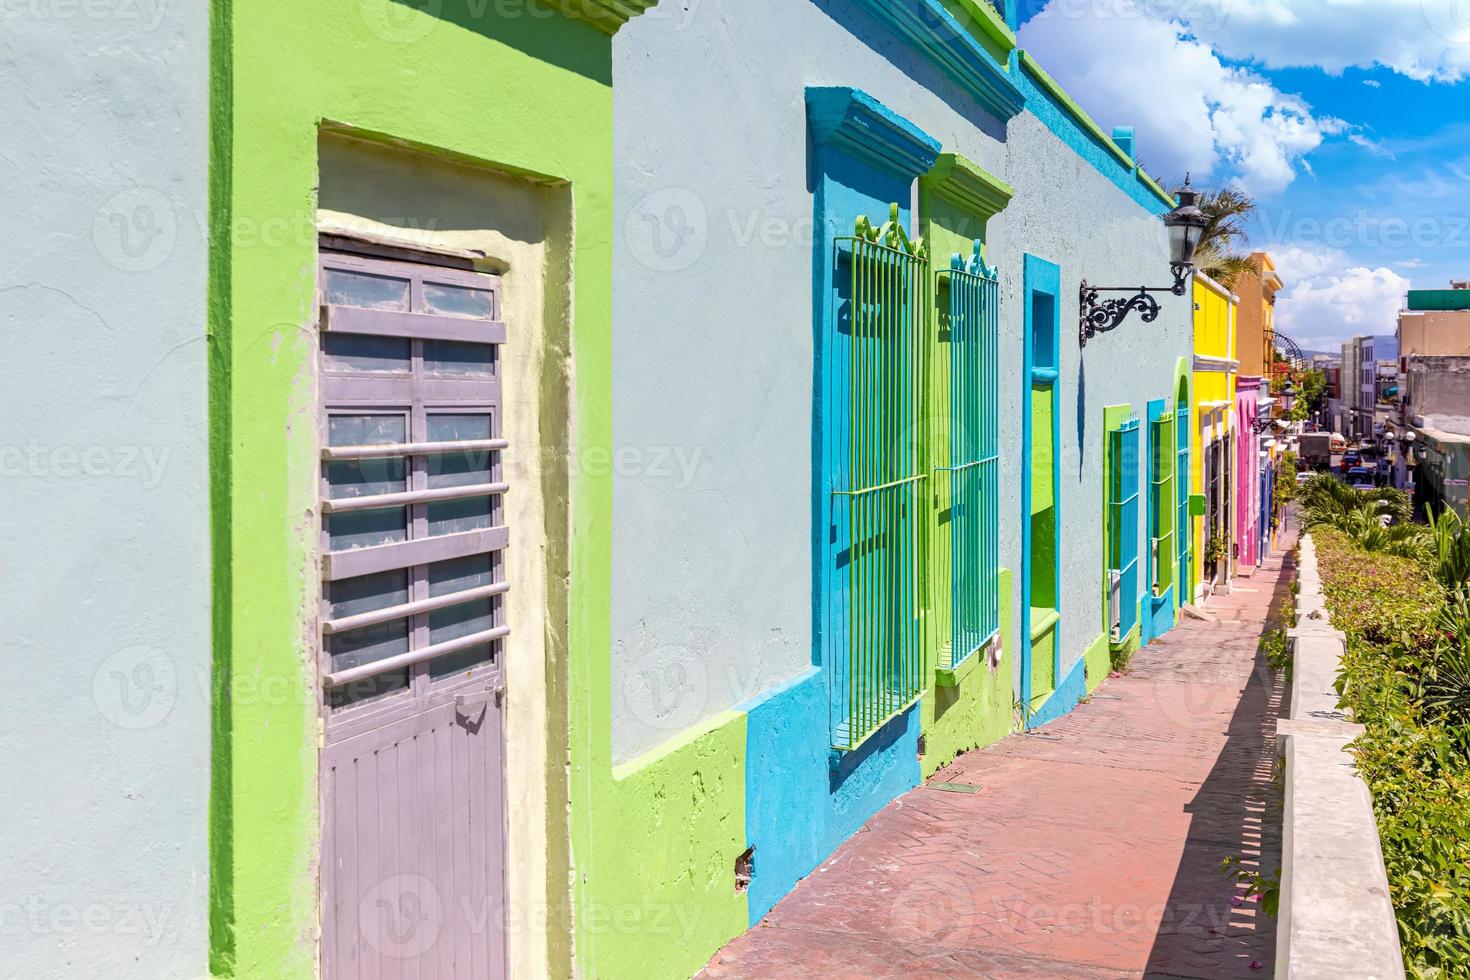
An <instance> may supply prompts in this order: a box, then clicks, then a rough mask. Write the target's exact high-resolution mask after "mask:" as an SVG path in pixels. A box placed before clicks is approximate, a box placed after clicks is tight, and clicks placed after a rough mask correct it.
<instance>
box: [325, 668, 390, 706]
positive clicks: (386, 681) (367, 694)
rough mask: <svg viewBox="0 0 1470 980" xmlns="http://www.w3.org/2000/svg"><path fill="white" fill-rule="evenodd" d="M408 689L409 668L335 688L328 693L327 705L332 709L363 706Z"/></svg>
mask: <svg viewBox="0 0 1470 980" xmlns="http://www.w3.org/2000/svg"><path fill="white" fill-rule="evenodd" d="M407 688H408V668H407V667H405V668H403V669H402V670H390V671H388V672H387V673H384V674H376V675H374V676H372V677H364V678H363V679H362V680H360V681H353V682H352V683H351V684H344V685H342V686H341V687H334V688H332V689H331V690H330V691H328V692H327V704H328V705H329V706H330V707H332V708H345V707H348V706H349V705H354V704H362V703H363V702H365V701H375V700H377V699H378V698H381V697H384V696H385V695H389V694H392V693H393V692H394V691H403V690H407Z"/></svg>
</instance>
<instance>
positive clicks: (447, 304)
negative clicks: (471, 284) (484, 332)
mask: <svg viewBox="0 0 1470 980" xmlns="http://www.w3.org/2000/svg"><path fill="white" fill-rule="evenodd" d="M494 301H495V297H494V294H493V293H491V292H490V290H488V289H468V288H466V287H464V286H450V285H447V284H445V283H442V282H426V283H424V309H425V310H426V311H427V312H429V313H443V314H446V315H448V316H468V317H478V318H480V319H482V320H488V319H490V317H491V316H492V315H493V314H494V312H495V306H494Z"/></svg>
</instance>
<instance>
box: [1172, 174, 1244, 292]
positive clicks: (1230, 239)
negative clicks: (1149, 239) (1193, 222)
mask: <svg viewBox="0 0 1470 980" xmlns="http://www.w3.org/2000/svg"><path fill="white" fill-rule="evenodd" d="M1184 179H1185V181H1186V182H1187V181H1188V180H1189V178H1188V177H1185V178H1184ZM1182 186H1183V185H1181V186H1180V187H1177V188H1175V191H1174V192H1175V195H1176V196H1177V195H1178V193H1179V191H1180V190H1181V189H1182ZM1198 206H1199V209H1200V210H1201V211H1203V212H1204V213H1205V217H1207V218H1208V219H1209V222H1208V223H1207V224H1206V225H1205V227H1204V230H1203V231H1201V232H1200V238H1199V245H1198V246H1197V247H1196V248H1195V250H1194V267H1195V268H1196V269H1198V270H1199V271H1200V272H1203V273H1204V274H1205V275H1207V276H1209V277H1210V278H1211V279H1213V280H1215V281H1216V282H1218V283H1219V284H1220V285H1222V286H1224V287H1225V288H1226V289H1234V288H1235V284H1236V283H1237V282H1239V281H1240V277H1241V276H1243V275H1246V274H1247V273H1250V272H1252V271H1253V267H1252V266H1251V264H1250V260H1249V259H1247V258H1246V257H1245V256H1244V255H1242V254H1241V253H1240V252H1239V251H1238V247H1239V246H1241V245H1244V244H1245V242H1246V240H1247V237H1248V236H1247V235H1246V231H1245V219H1246V218H1249V217H1250V216H1251V214H1252V213H1254V212H1255V210H1256V202H1255V201H1253V200H1251V199H1250V198H1249V197H1247V196H1246V195H1245V194H1243V193H1241V192H1240V190H1238V189H1237V188H1234V187H1220V188H1217V189H1215V190H1205V191H1200V192H1199V201H1198Z"/></svg>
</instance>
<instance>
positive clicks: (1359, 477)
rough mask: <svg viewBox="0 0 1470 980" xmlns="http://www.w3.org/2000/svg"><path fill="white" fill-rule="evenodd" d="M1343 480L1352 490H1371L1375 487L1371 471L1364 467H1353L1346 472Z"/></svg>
mask: <svg viewBox="0 0 1470 980" xmlns="http://www.w3.org/2000/svg"><path fill="white" fill-rule="evenodd" d="M1345 479H1346V481H1347V485H1348V486H1350V487H1352V488H1353V489H1354V490H1372V489H1374V488H1375V487H1376V486H1377V484H1375V483H1374V482H1373V471H1372V470H1370V469H1368V467H1366V466H1354V467H1353V468H1351V469H1350V470H1348V471H1347V477H1346V478H1345Z"/></svg>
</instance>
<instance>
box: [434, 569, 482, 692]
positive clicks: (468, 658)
mask: <svg viewBox="0 0 1470 980" xmlns="http://www.w3.org/2000/svg"><path fill="white" fill-rule="evenodd" d="M494 580H495V579H494V571H493V569H492V565H491V556H490V555H470V556H468V557H465V558H455V559H451V560H450V561H441V562H435V563H434V564H432V565H430V566H429V595H431V596H437V595H445V594H446V593H450V592H462V591H464V590H465V589H473V588H477V587H479V586H482V585H489V584H490V583H491V582H493V581H494ZM498 601H499V600H498V599H477V600H474V601H472V602H466V603H464V604H462V605H459V606H451V607H450V608H448V609H439V610H436V611H434V612H432V613H430V614H429V641H430V642H431V643H440V642H443V641H444V640H452V639H454V638H455V637H459V636H466V635H468V634H470V633H477V632H479V631H481V630H487V629H490V628H491V627H492V626H494V624H495V623H494V618H493V611H494V607H493V606H492V605H491V604H492V603H494V602H498ZM493 647H494V644H492V643H482V644H479V645H477V646H474V647H471V648H469V649H468V650H461V651H459V652H458V653H452V654H450V655H449V656H447V657H438V658H436V659H434V660H433V661H431V662H430V664H429V676H430V677H433V678H439V677H446V676H448V675H450V674H457V673H459V672H460V671H462V670H467V669H469V668H470V667H473V666H475V665H476V664H483V663H487V662H489V661H490V660H493V659H494V656H493V654H494V649H493Z"/></svg>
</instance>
